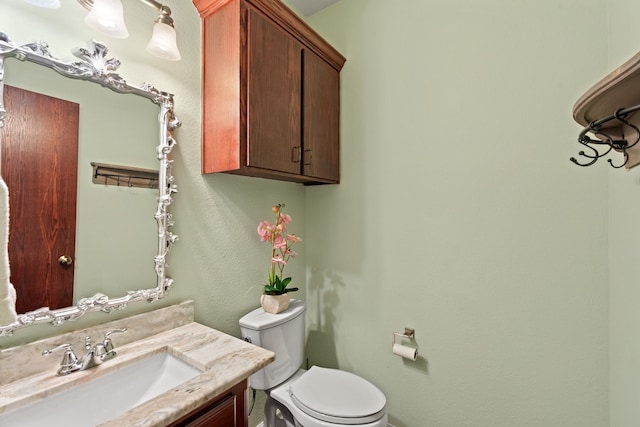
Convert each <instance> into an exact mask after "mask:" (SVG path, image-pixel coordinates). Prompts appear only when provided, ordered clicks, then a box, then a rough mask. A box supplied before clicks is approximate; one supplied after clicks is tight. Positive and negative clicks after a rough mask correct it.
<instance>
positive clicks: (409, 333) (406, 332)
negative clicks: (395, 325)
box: [391, 328, 416, 346]
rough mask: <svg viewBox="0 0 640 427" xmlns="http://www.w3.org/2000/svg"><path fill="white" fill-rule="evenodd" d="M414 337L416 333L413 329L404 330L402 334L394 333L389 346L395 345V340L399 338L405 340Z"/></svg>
mask: <svg viewBox="0 0 640 427" xmlns="http://www.w3.org/2000/svg"><path fill="white" fill-rule="evenodd" d="M415 335H416V331H415V330H414V329H411V328H404V332H394V333H393V342H392V343H391V345H392V346H393V345H394V344H395V343H396V338H398V337H401V338H407V339H413V338H414V337H415Z"/></svg>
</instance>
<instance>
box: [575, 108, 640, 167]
mask: <svg viewBox="0 0 640 427" xmlns="http://www.w3.org/2000/svg"><path fill="white" fill-rule="evenodd" d="M637 111H640V104H639V105H636V106H633V107H629V108H621V109H619V110H616V111H615V112H614V113H613V114H611V115H609V116H606V117H603V118H601V119H599V120H594V121H592V122H591V123H589V125H588V126H585V127H584V129H582V131H581V132H580V134H579V136H578V142H579V143H580V144H582V145H583V146H584V147H586V148H587V149H588V151H587V152H585V151H580V152H579V153H578V155H579V156H581V159H586V160H585V162H580V161H578V159H576V158H575V157H571V159H570V160H571V161H572V162H573V163H575V164H576V165H578V166H591V165H592V164H594V163H595V162H597V161H598V159H600V158H602V157H605V156H607V155H608V154H609V153H611V151H612V150H613V151H616V152H620V153H622V154H623V156H624V159H623V161H622V163H621V164H619V165H617V164H614V163H613V160H611V159H607V162H608V163H609V165H610V166H611V167H613V168H615V169H619V168H622V167H625V166H626V167H627V168H631V167H633V166H636V165H637V164H639V163H640V157H639V155H638V154H636V155H632V154H631V151H630V150H631V149H632V148H633V147H635V146H636V144H638V141H640V129H639V128H638V126H636V125H635V124H633V123H631V121H630V118H631V117H632V116H633V114H634V113H636V112H637ZM589 135H592V136H593V137H591V136H589ZM638 148H640V146H639V147H638Z"/></svg>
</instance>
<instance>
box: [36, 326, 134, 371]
mask: <svg viewBox="0 0 640 427" xmlns="http://www.w3.org/2000/svg"><path fill="white" fill-rule="evenodd" d="M124 332H127V328H122V329H113V330H111V331H109V332H107V333H106V334H104V339H103V340H102V342H100V343H96V344H94V343H93V342H92V340H91V337H86V338H85V341H84V349H85V353H84V355H83V356H82V357H81V358H80V359H78V357H77V356H76V354H75V353H74V352H73V348H72V347H71V344H60V345H59V346H57V347H55V348H52V349H50V350H44V351H43V352H42V355H43V356H47V355H49V354H51V353H55V352H57V351H58V350H64V356H63V357H62V362H60V369H58V375H68V374H70V373H72V372H76V371H84V370H85V369H89V368H93V367H94V366H97V365H100V364H101V363H102V362H105V361H107V360H109V359H112V358H113V357H115V356H116V351H115V350H114V347H113V342H112V341H111V334H114V333H124Z"/></svg>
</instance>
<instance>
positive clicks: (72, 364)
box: [42, 344, 78, 375]
mask: <svg viewBox="0 0 640 427" xmlns="http://www.w3.org/2000/svg"><path fill="white" fill-rule="evenodd" d="M59 350H64V356H62V362H60V369H58V375H67V374H70V373H71V372H73V371H75V370H77V366H78V357H77V356H76V354H75V353H74V352H73V348H72V347H71V344H60V345H59V346H57V347H54V348H52V349H50V350H42V355H43V356H48V355H50V354H51V353H55V352H57V351H59Z"/></svg>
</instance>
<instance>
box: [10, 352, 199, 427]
mask: <svg viewBox="0 0 640 427" xmlns="http://www.w3.org/2000/svg"><path fill="white" fill-rule="evenodd" d="M114 362H116V360H115V359H113V360H111V361H107V362H105V363H114ZM200 373H201V372H200V371H199V370H198V369H196V368H194V367H192V366H191V365H189V364H187V363H185V362H183V361H182V360H180V359H177V358H175V357H174V356H172V355H170V354H169V353H166V352H164V353H160V354H156V355H154V356H151V357H149V358H146V359H143V360H141V361H139V362H136V363H133V364H131V365H128V366H125V367H123V368H121V369H119V370H117V371H114V372H111V373H109V374H106V375H104V376H102V377H99V378H96V379H94V380H91V381H89V382H86V383H83V384H79V385H76V386H73V387H71V388H69V389H67V390H65V391H62V392H60V393H57V394H54V395H52V396H49V397H46V398H44V399H42V400H38V401H36V402H34V403H31V404H29V405H27V406H24V407H22V408H19V409H16V410H14V411H12V412H8V413H6V414H2V415H0V426H11V427H35V426H47V427H58V426H60V427H62V426H64V427H87V426H96V425H98V424H100V423H103V422H105V421H107V420H109V419H111V418H114V417H116V416H118V415H120V414H122V413H124V412H126V411H128V410H129V409H131V408H133V407H135V406H138V405H140V404H141V403H144V402H146V401H147V400H149V399H153V398H154V397H156V396H158V395H159V394H162V393H164V392H165V391H167V390H170V389H171V388H173V387H176V386H178V385H180V384H182V383H183V382H185V381H188V380H190V379H191V378H193V377H195V376H196V375H199V374H200ZM70 375H74V374H70Z"/></svg>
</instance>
